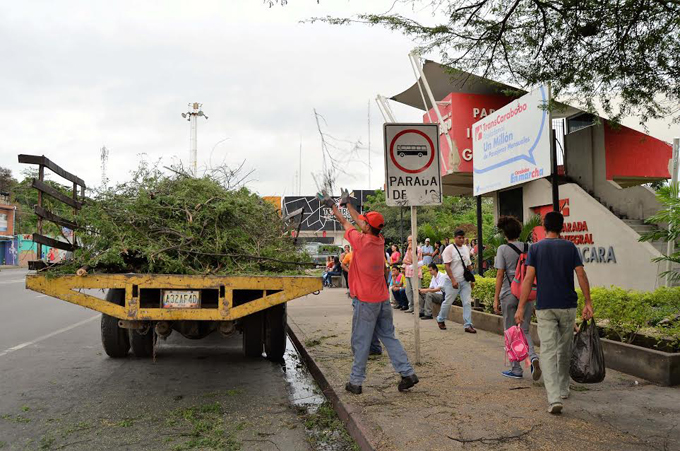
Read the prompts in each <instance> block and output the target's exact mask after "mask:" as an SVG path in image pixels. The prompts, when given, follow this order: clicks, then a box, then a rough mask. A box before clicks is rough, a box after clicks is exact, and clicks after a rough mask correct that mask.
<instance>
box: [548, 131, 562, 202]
mask: <svg viewBox="0 0 680 451" xmlns="http://www.w3.org/2000/svg"><path fill="white" fill-rule="evenodd" d="M550 155H551V156H552V204H553V211H557V212H559V211H560V188H559V184H558V182H557V146H556V145H555V130H553V129H552V123H551V126H550Z"/></svg>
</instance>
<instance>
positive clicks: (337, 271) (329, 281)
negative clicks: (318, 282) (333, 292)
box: [322, 257, 342, 288]
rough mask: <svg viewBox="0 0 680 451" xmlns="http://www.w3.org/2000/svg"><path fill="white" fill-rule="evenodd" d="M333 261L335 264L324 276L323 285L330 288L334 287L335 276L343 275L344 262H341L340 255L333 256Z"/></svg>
mask: <svg viewBox="0 0 680 451" xmlns="http://www.w3.org/2000/svg"><path fill="white" fill-rule="evenodd" d="M332 263H333V266H332V267H331V269H330V271H326V272H325V273H324V274H323V276H322V278H323V286H324V287H328V288H333V276H340V275H342V264H341V263H340V259H339V258H338V257H333V260H332Z"/></svg>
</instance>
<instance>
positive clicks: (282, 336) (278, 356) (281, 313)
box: [264, 304, 287, 362]
mask: <svg viewBox="0 0 680 451" xmlns="http://www.w3.org/2000/svg"><path fill="white" fill-rule="evenodd" d="M286 316H287V315H286V304H279V305H275V306H274V307H270V308H268V309H267V310H265V311H264V350H265V352H266V353H267V358H268V359H269V360H271V361H273V362H280V361H281V360H283V354H284V353H285V352H286Z"/></svg>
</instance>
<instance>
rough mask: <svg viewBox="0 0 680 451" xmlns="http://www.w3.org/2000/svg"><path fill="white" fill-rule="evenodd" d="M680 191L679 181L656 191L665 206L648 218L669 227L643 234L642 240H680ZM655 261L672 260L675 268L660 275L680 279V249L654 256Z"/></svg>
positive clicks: (670, 278) (673, 279)
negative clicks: (679, 266)
mask: <svg viewBox="0 0 680 451" xmlns="http://www.w3.org/2000/svg"><path fill="white" fill-rule="evenodd" d="M679 192H680V187H679V185H678V183H671V184H669V185H668V186H663V187H661V188H659V190H658V191H657V192H656V198H657V199H658V201H659V202H660V203H661V205H663V208H662V209H661V210H659V212H658V213H657V214H655V215H654V216H651V217H649V218H648V219H647V221H646V222H647V223H648V224H668V227H667V228H662V229H658V230H655V231H653V232H650V233H646V234H644V235H642V237H641V238H640V241H654V240H663V241H666V242H669V241H673V242H676V243H677V241H678V237H679V236H680V199H678V193H679ZM652 261H654V262H671V263H672V264H673V265H674V266H676V268H675V269H671V270H670V271H664V272H662V273H661V274H660V275H659V276H660V277H667V276H668V278H669V280H670V281H672V282H675V281H678V280H680V271H679V270H678V269H677V266H678V265H680V249H678V248H677V247H676V250H675V252H673V253H672V254H670V255H663V256H661V257H657V258H654V259H653V260H652Z"/></svg>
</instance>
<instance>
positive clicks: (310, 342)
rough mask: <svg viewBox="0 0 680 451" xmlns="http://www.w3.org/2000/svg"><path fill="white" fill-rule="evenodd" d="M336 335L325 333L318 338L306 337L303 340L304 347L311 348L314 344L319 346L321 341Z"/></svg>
mask: <svg viewBox="0 0 680 451" xmlns="http://www.w3.org/2000/svg"><path fill="white" fill-rule="evenodd" d="M336 337H337V335H325V336H323V337H319V338H313V339H308V340H305V347H306V348H313V347H314V346H319V345H320V344H321V343H323V341H324V340H328V339H329V338H336Z"/></svg>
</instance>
